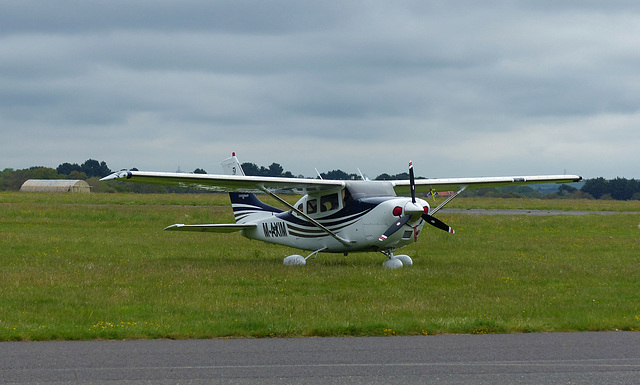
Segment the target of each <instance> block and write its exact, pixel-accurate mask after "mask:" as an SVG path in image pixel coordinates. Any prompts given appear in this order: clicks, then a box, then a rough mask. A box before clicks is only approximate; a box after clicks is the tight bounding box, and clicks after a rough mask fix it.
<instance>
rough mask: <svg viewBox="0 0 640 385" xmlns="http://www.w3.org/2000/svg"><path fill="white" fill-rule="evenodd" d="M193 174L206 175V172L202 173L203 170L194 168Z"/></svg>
mask: <svg viewBox="0 0 640 385" xmlns="http://www.w3.org/2000/svg"><path fill="white" fill-rule="evenodd" d="M193 173H194V174H206V173H207V172H206V171H204V170H203V169H201V168H196V169H195V170H193Z"/></svg>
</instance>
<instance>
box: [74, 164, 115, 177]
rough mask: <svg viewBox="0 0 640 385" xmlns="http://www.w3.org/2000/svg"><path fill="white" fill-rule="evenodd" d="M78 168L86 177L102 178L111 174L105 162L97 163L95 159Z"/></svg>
mask: <svg viewBox="0 0 640 385" xmlns="http://www.w3.org/2000/svg"><path fill="white" fill-rule="evenodd" d="M80 167H81V169H82V170H81V171H82V172H84V173H85V174H87V176H88V177H92V176H98V177H101V178H102V177H105V176H107V175H109V174H111V170H109V167H107V164H106V163H105V162H98V161H97V160H95V159H88V160H87V161H85V162H84V163H83V164H82V165H81V166H80Z"/></svg>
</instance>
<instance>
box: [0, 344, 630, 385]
mask: <svg viewBox="0 0 640 385" xmlns="http://www.w3.org/2000/svg"><path fill="white" fill-rule="evenodd" d="M639 381H640V333H638V332H597V333H595V332H588V333H534V334H508V335H439V336H416V337H362V338H360V337H357V338H356V337H344V338H287V339H215V340H185V341H173V340H154V341H78V342H4V343H0V383H93V384H100V383H111V384H124V383H127V384H129V383H133V384H146V383H153V384H175V383H189V384H194V383H208V384H210V383H213V384H258V383H259V384H276V383H277V384H424V383H438V384H467V383H473V384H604V383H606V384H634V383H638V382H639Z"/></svg>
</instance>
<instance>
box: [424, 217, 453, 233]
mask: <svg viewBox="0 0 640 385" xmlns="http://www.w3.org/2000/svg"><path fill="white" fill-rule="evenodd" d="M422 219H424V220H425V221H427V223H428V224H430V225H431V226H434V227H437V228H439V229H440V230H444V231H446V232H448V233H451V234H454V233H455V231H454V230H453V229H452V228H451V227H450V226H449V225H448V224H446V223H444V222H442V221H441V220H440V219H438V218H435V217H432V216H431V215H429V214H422Z"/></svg>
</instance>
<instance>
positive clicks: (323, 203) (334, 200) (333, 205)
mask: <svg viewBox="0 0 640 385" xmlns="http://www.w3.org/2000/svg"><path fill="white" fill-rule="evenodd" d="M336 209H338V193H335V194H330V195H324V196H322V197H321V198H320V211H321V212H325V211H331V210H336Z"/></svg>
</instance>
